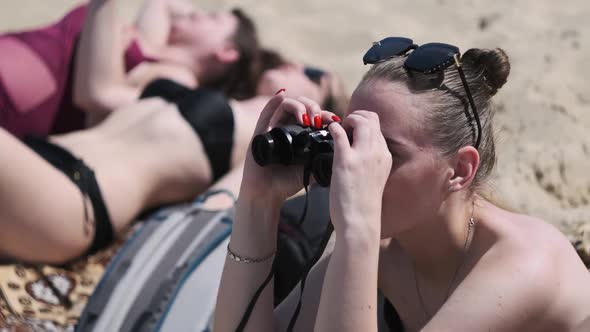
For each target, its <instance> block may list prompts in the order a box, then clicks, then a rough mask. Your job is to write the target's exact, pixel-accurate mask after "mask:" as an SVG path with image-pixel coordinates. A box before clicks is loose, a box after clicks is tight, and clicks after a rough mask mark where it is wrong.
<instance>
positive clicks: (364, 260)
mask: <svg viewBox="0 0 590 332" xmlns="http://www.w3.org/2000/svg"><path fill="white" fill-rule="evenodd" d="M343 125H344V126H345V127H346V128H347V129H348V130H349V132H351V133H352V136H353V139H352V141H353V142H354V143H352V144H350V140H349V139H348V137H347V133H346V132H345V129H344V128H343V127H342V126H340V125H339V124H337V123H336V124H333V125H330V126H329V127H328V128H329V129H330V132H331V134H332V137H333V138H334V163H333V168H332V179H331V186H330V217H331V218H332V223H333V225H334V231H335V232H336V245H335V247H334V252H333V253H332V257H331V259H330V263H329V264H328V270H327V271H326V276H325V278H324V284H323V288H322V296H321V300H320V306H319V310H318V314H317V319H316V324H315V330H316V331H328V330H330V331H377V271H378V265H379V243H380V237H381V197H382V196H383V190H384V187H385V183H386V181H387V178H388V176H389V172H390V170H391V163H392V158H391V154H390V152H389V151H388V149H387V146H386V144H385V139H384V138H383V135H382V134H381V132H380V130H379V128H380V125H379V118H378V117H377V115H376V114H375V113H372V112H367V111H355V112H353V113H351V114H350V115H348V116H347V118H346V119H345V120H344V123H343ZM366 165H371V166H372V168H371V171H370V172H367V171H366Z"/></svg>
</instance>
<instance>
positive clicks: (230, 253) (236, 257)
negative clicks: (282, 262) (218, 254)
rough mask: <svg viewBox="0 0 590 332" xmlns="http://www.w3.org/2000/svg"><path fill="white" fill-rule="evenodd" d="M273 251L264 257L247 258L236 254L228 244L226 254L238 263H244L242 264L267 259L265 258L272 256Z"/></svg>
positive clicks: (260, 261)
mask: <svg viewBox="0 0 590 332" xmlns="http://www.w3.org/2000/svg"><path fill="white" fill-rule="evenodd" d="M275 253H276V251H273V252H272V253H271V254H270V255H268V256H266V257H262V258H248V257H242V256H239V255H238V254H236V253H235V252H233V251H232V250H231V249H230V248H229V244H228V245H227V255H228V256H229V258H231V259H232V260H234V261H236V262H238V263H244V264H253V263H262V262H264V261H267V260H269V259H271V258H273V257H274V255H275Z"/></svg>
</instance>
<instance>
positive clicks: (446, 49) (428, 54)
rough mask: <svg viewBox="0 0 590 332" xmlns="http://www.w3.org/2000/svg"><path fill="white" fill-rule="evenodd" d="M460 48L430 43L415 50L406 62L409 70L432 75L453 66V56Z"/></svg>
mask: <svg viewBox="0 0 590 332" xmlns="http://www.w3.org/2000/svg"><path fill="white" fill-rule="evenodd" d="M455 54H459V48H458V47H456V46H453V45H449V44H442V43H430V44H425V45H422V46H420V47H418V48H417V49H415V50H414V52H412V53H411V54H410V55H409V56H408V59H407V60H406V62H405V64H404V66H405V67H406V68H407V69H410V70H414V71H418V72H422V73H424V74H432V73H436V72H438V71H441V70H445V69H447V68H448V67H449V66H451V65H452V64H453V56H454V55H455Z"/></svg>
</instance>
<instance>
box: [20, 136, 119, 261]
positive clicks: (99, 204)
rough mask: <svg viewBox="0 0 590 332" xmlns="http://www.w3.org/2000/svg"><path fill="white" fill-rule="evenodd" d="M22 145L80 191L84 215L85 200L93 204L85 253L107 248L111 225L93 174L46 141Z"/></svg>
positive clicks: (32, 140)
mask: <svg viewBox="0 0 590 332" xmlns="http://www.w3.org/2000/svg"><path fill="white" fill-rule="evenodd" d="M23 142H24V143H25V144H26V145H27V146H28V147H30V148H31V149H32V150H33V151H35V152H36V153H37V154H39V155H40V156H41V157H42V158H43V159H45V160H46V161H47V162H49V163H50V164H51V165H53V166H54V167H55V168H57V169H58V170H60V171H62V172H63V173H64V174H65V175H66V176H67V177H68V178H69V179H70V180H71V181H72V182H73V183H74V184H75V185H76V186H77V187H78V188H79V189H80V191H81V192H82V199H83V200H84V202H83V204H84V209H85V213H86V199H87V198H88V199H89V200H90V202H91V203H92V208H93V211H94V220H95V232H94V238H93V240H92V244H91V246H90V248H89V249H88V252H87V253H88V254H93V253H96V252H97V251H99V250H101V249H103V248H105V247H106V246H108V245H109V244H110V243H111V242H112V241H113V239H114V232H113V226H112V223H111V218H110V216H109V212H108V209H107V207H106V205H105V203H104V200H103V197H102V193H101V191H100V187H99V185H98V182H96V176H95V174H94V171H93V170H92V169H91V168H89V167H88V166H86V164H85V163H84V162H83V161H82V160H80V159H78V158H76V157H75V156H74V155H72V154H71V153H70V152H69V151H68V150H66V149H64V148H62V147H60V146H58V145H55V144H53V143H50V142H48V141H47V139H46V138H38V137H27V138H25V139H24V140H23ZM86 218H88V216H86ZM88 221H89V220H88V219H87V220H85V222H88Z"/></svg>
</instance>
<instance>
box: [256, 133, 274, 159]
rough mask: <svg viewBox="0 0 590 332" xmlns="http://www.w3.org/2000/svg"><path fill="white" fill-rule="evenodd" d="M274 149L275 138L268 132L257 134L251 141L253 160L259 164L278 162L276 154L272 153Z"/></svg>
mask: <svg viewBox="0 0 590 332" xmlns="http://www.w3.org/2000/svg"><path fill="white" fill-rule="evenodd" d="M274 149H275V140H274V139H273V137H272V136H271V135H270V133H266V134H263V135H257V136H256V137H254V140H253V141H252V156H254V160H255V161H256V163H258V165H260V166H267V165H270V164H273V163H277V162H278V161H277V159H278V157H277V154H275V153H273V151H274Z"/></svg>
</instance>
